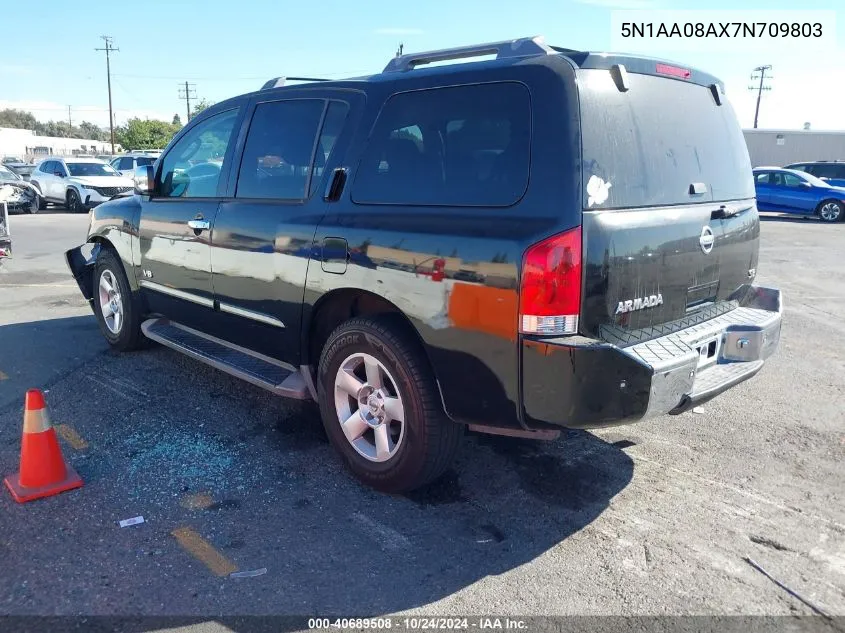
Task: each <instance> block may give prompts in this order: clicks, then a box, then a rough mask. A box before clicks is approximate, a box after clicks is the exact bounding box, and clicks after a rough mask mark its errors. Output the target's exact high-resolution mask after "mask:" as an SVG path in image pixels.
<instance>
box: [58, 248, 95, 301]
mask: <svg viewBox="0 0 845 633" xmlns="http://www.w3.org/2000/svg"><path fill="white" fill-rule="evenodd" d="M87 246H89V244H85V245H83V246H77V247H76V248H72V249H70V250H69V251H66V252H65V261H66V262H67V266H68V268H69V269H70V272H71V274H72V275H73V278H74V279H75V280H76V285H78V286H79V290H80V291H81V292H82V296H83V297H85V300H86V301H88V303H91V301H92V300H93V299H94V265H95V264H96V263H97V256H98V255H99V254H100V249H101V248H102V245H101V244H100V243H99V242H95V243H94V244H93V245H92V246H93V248H92V249H91V253H90V254H89V255H88V256H87V257H86V256H85V253H84V252H83V249H84V248H85V247H87Z"/></svg>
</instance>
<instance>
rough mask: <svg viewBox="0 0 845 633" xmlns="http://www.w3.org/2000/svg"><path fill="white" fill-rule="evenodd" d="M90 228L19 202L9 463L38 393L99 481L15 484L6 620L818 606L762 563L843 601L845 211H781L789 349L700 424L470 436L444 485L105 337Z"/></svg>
mask: <svg viewBox="0 0 845 633" xmlns="http://www.w3.org/2000/svg"><path fill="white" fill-rule="evenodd" d="M87 222H88V218H87V216H86V215H75V216H74V215H69V214H66V213H62V212H58V211H55V212H47V213H40V214H38V215H34V216H13V217H12V231H13V239H14V249H15V257H14V259H12V260H9V261H4V262H3V264H2V265H0V474H2V475H5V474H8V473H11V472H13V471H15V470H16V469H17V459H18V451H19V446H20V430H21V419H22V417H21V416H22V407H23V394H24V391H25V390H26V389H27V388H29V387H39V388H42V389H44V390H45V392H46V397H47V402H48V406H49V408H50V414H51V417H52V420H53V423H54V425H58V426H59V427H60V429H61V435H62V438H63V439H62V445H63V449H64V452H65V456H66V458H67V459H68V460H69V461H70V462H71V463H72V464H73V466H74V467H75V468H76V469H77V471H78V472H79V473H80V474H81V475H82V477H83V478H84V480H85V486H84V487H83V488H82V489H80V490H76V491H72V492H68V493H65V494H62V495H59V496H56V497H53V498H50V499H45V500H41V501H38V502H34V503H30V504H24V505H18V504H16V503H14V502H13V501H12V499H11V497H10V496H9V495H8V493H7V491H6V490H5V489H3V490H0V614H7V615H8V614H13V615H25V614H49V615H131V616H138V615H154V616H158V615H183V616H184V615H196V616H202V617H203V618H208V619H209V620H210V621H211V620H214V619H215V618H220V617H224V616H232V615H246V614H258V615H266V614H289V615H300V616H302V615H305V616H321V617H322V616H340V617H350V616H376V615H385V614H397V613H417V614H427V615H444V616H450V615H461V614H463V615H467V614H486V613H496V614H507V615H523V616H528V615H571V614H581V615H599V614H601V615H605V614H614V615H634V614H639V615H668V614H725V615H735V614H768V615H795V614H811V613H812V611H811V610H810V608H809V607H807V606H806V605H805V604H804V603H802V602H800V601H799V600H797V599H795V598H794V597H792V596H790V595H789V594H788V593H786V592H785V591H783V590H782V589H781V588H779V587H778V586H777V585H775V584H774V583H773V582H772V581H771V580H769V579H768V578H766V577H765V576H764V575H762V574H761V573H760V572H759V571H757V570H756V569H754V568H753V567H751V566H750V565H749V564H748V563H747V562H746V561H745V557H750V558H752V559H754V560H755V561H756V562H757V563H759V564H760V565H762V566H763V567H764V568H765V569H767V570H768V571H769V572H770V573H771V574H772V575H773V576H775V577H776V578H778V579H779V580H780V581H782V582H783V583H785V584H786V585H788V586H789V587H791V588H792V589H793V590H794V591H796V592H798V593H799V594H801V595H802V596H804V597H805V598H807V599H809V600H810V601H812V602H813V603H814V604H817V605H818V606H820V607H821V608H823V609H824V610H826V611H827V612H829V613H832V614H840V615H841V614H845V504H843V496H845V469H843V463H845V371H843V369H845V322H843V320H842V314H843V313H845V279H843V277H842V276H841V275H840V274H839V271H840V270H841V253H842V252H843V246H842V245H843V243H845V224H839V225H835V226H827V225H822V224H820V223H818V222H815V221H810V220H807V221H805V220H792V219H789V218H777V217H776V218H767V219H765V220H764V222H763V225H762V246H761V257H760V263H759V267H758V268H759V271H760V272H759V276H758V283H761V284H771V285H775V286H779V287H780V288H781V289H782V290H783V291H784V293H785V296H786V314H785V319H784V327H783V335H782V339H781V347H780V350H779V352H778V354H777V355H776V356H775V357H774V358H773V359H772V360H771V361H770V363H769V364H768V365H767V366H766V367H765V368H764V369H763V371H762V372H761V373H760V374H759V375H758V376H756V377H755V378H753V379H752V380H751V381H749V382H746V383H744V384H742V385H740V386H739V387H737V388H735V389H733V390H731V391H730V392H729V393H727V394H725V395H723V396H722V397H720V398H719V399H717V400H715V401H713V402H711V403H708V404H707V405H705V406H704V407H703V410H702V411H701V412H700V413H693V412H690V413H686V414H683V415H681V416H677V417H668V416H667V417H661V418H658V419H655V420H651V421H648V422H644V423H641V424H636V425H631V426H623V427H615V428H612V429H607V430H602V431H599V432H595V433H586V432H578V433H575V432H572V433H566V434H564V435H563V436H562V437H561V438H560V440H558V441H556V442H553V443H532V442H528V441H520V440H513V439H508V438H498V439H496V438H490V437H484V436H477V435H473V436H468V437H467V438H466V441H465V442H464V445H463V450H462V452H461V454H460V457H459V459H458V461H457V462H456V463H455V465H454V467H453V468H452V469H451V470H450V471H449V472H448V473H447V474H446V475H445V476H444V477H443V478H442V479H441V480H440V481H438V482H436V483H435V484H433V485H432V486H430V487H429V488H428V489H426V490H423V491H419V492H417V493H414V494H411V495H407V496H388V495H383V494H379V493H376V492H374V491H371V490H369V489H366V488H363V487H362V486H360V485H359V484H358V483H357V482H356V481H355V480H353V479H352V478H351V477H350V476H349V475H348V474H347V473H346V472H345V470H344V469H343V468H342V467H341V466H340V464H339V462H338V460H337V459H336V458H335V455H334V453H333V452H332V450H331V449H330V447H329V445H328V443H327V441H326V439H325V437H324V435H323V432H322V429H321V426H320V423H319V420H318V416H317V413H316V409H315V408H314V406H313V405H310V404H302V403H295V402H291V401H286V400H283V399H279V398H276V397H274V396H272V395H270V394H268V393H266V392H264V391H262V390H260V389H258V388H256V387H253V386H251V385H249V384H246V383H243V382H241V381H238V380H237V379H235V378H232V377H230V376H228V375H226V374H223V373H221V372H218V371H216V370H214V369H211V368H209V367H206V366H204V365H202V364H199V363H197V362H194V361H192V360H190V359H187V358H184V357H182V356H180V355H178V354H177V353H175V352H172V351H170V350H168V349H166V348H163V347H161V346H152V347H150V349H147V350H144V351H141V352H136V353H130V354H116V353H113V352H112V351H110V350H109V349H108V347H107V345H106V344H105V342H104V340H103V338H102V337H101V335H100V333H99V330H98V327H97V323H96V321H95V319H94V317H93V315H92V314H91V311H90V309H89V308H88V307H87V304H86V303H85V302H84V301H83V300H82V298H81V296H80V295H79V292H78V290H77V288H76V285H75V283H74V282H73V280H72V278H71V277H70V274H69V273H68V271H67V269H66V267H65V264H64V261H63V258H62V254H63V252H64V250H66V249H67V248H70V247H72V246H75V245H77V244H79V243H80V242H81V241H82V240H83V239H84V236H85V231H86V228H87ZM136 516H143V517H144V523H142V524H139V525H134V526H130V527H123V528H122V527H119V525H118V523H117V522H118V521H119V520H122V519H128V518H131V517H136ZM233 572H234V573H236V574H237V573H238V572H251V573H248V574H247V575H246V577H237V576H232V575H231V574H232V573H233Z"/></svg>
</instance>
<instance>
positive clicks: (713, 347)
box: [695, 336, 721, 369]
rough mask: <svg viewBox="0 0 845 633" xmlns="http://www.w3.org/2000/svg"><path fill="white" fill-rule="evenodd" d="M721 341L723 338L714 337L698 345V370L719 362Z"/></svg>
mask: <svg viewBox="0 0 845 633" xmlns="http://www.w3.org/2000/svg"><path fill="white" fill-rule="evenodd" d="M720 341H721V337H719V336H714V337H713V338H709V339H705V340H703V341H699V342H698V343H696V345H695V347H696V349H697V350H698V369H701V368H702V367H707V366H708V365H712V364H714V363H715V362H716V361H717V360H719V342H720Z"/></svg>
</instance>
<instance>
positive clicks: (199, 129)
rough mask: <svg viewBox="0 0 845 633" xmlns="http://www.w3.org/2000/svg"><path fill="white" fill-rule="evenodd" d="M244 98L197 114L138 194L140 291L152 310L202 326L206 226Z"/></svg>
mask: <svg viewBox="0 0 845 633" xmlns="http://www.w3.org/2000/svg"><path fill="white" fill-rule="evenodd" d="M242 106H243V102H237V101H236V102H233V103H232V104H231V105H230V107H227V108H221V109H219V110H215V111H212V112H209V113H207V114H206V113H204V114H203V116H202V117H201V118H198V119H196V120H195V121H193V122H192V123H191V125H190V127H189V128H187V129H185V131H184V132H183V133H182V134H181V135H180V136H179V138H178V139H177V140H176V141H175V142H174V143H173V145H171V147H170V148H169V150H168V152H167V154H165V155H164V157H163V159H162V161H161V163H160V164H159V166H158V169H157V173H156V180H155V185H154V188H153V195H151V196H149V197H143V198H142V199H141V218H140V222H139V243H140V251H141V253H140V254H141V280H140V282H139V283H140V286H141V290H142V293H143V294H144V296H145V299H146V300H147V303H148V305H149V308H150V310H151V311H152V312H154V313H158V314H162V315H165V316H167V317H168V318H170V319H172V320H173V321H176V322H179V323H183V324H185V325H188V326H193V327H196V328H198V329H204V326H205V324H206V322H207V321H208V320H209V319H210V318H212V317H213V316H214V311H213V307H214V300H213V293H212V286H211V256H210V252H211V250H210V248H211V225H212V223H213V222H214V216H215V214H216V213H217V207H218V205H219V203H220V200H221V197H222V196H223V195H225V192H226V185H227V175H228V171H229V168H230V164H231V163H232V156H233V153H234V145H235V143H234V140H233V139H235V138H236V137H237V134H238V131H239V127H240V124H241V120H242V112H243V107H242Z"/></svg>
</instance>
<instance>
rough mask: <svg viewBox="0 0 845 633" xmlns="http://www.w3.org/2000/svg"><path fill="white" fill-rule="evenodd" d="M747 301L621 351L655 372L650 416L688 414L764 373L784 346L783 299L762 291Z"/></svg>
mask: <svg viewBox="0 0 845 633" xmlns="http://www.w3.org/2000/svg"><path fill="white" fill-rule="evenodd" d="M746 297H747V301H746V302H745V303H744V305H743V306H742V307H738V308H736V309H734V310H731V311H730V312H726V313H725V314H722V315H720V316H718V317H715V318H713V319H711V320H709V321H705V322H703V323H699V324H697V325H694V326H691V327H689V328H687V329H684V330H681V331H679V332H675V333H673V334H669V335H667V336H662V337H660V338H656V339H652V340H650V341H646V342H644V343H639V344H636V345H632V346H630V347H625V348H621V350H620V351H622V352H623V353H625V354H627V355H628V356H630V357H631V358H633V359H634V360H635V361H637V362H638V363H641V364H642V365H645V366H646V367H648V368H649V369H651V371H652V372H653V374H652V380H651V390H650V395H649V401H648V409H647V411H646V414H645V416H644V417H652V416H655V415H662V414H664V413H671V414H678V413H683V412H684V411H687V410H689V409H691V408H692V407H694V406H696V405H698V404H701V403H702V402H706V401H707V400H709V399H711V398H713V397H714V396H717V395H719V394H720V393H722V392H723V391H726V390H727V389H730V388H731V387H733V386H735V385H737V384H739V383H741V382H743V381H745V380H747V379H748V378H751V376H753V375H754V374H756V373H757V372H758V371H760V369H761V368H762V367H763V364H764V363H765V361H766V359H767V358H769V357H770V356H771V355H772V354H773V353H774V352H775V350H776V349H777V346H778V343H779V342H780V329H781V321H782V318H783V299H782V296H781V292H780V290H777V289H775V288H761V287H753V288H751V289H750V291H749V292H748V294H747V295H746Z"/></svg>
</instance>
